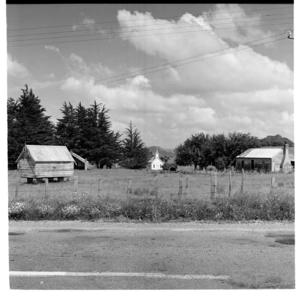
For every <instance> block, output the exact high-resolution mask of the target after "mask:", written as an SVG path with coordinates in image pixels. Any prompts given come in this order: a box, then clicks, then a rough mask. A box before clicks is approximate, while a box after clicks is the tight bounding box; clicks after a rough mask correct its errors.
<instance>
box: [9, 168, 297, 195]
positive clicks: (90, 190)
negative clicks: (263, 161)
mask: <svg viewBox="0 0 300 293" xmlns="http://www.w3.org/2000/svg"><path fill="white" fill-rule="evenodd" d="M275 188H285V190H289V191H291V192H294V176H293V174H276V175H275V174H258V175H252V174H245V173H244V172H242V173H232V172H228V173H211V174H202V173H195V174H182V173H179V174H168V173H162V174H160V173H157V174H154V175H153V174H140V175H139V174H137V176H131V177H127V178H122V177H121V178H119V177H118V176H114V177H111V178H107V177H100V178H99V177H98V178H97V177H93V176H90V177H87V176H82V177H81V176H73V177H72V178H71V180H70V181H67V182H59V183H50V182H49V181H48V179H45V180H44V181H43V182H38V183H37V184H27V183H25V182H22V181H21V180H20V179H18V180H16V181H14V182H13V183H12V182H11V183H10V184H9V198H10V200H12V199H22V198H35V199H37V198H43V199H49V198H52V199H56V200H57V199H62V198H63V199H66V200H67V199H70V198H74V197H78V196H79V197H84V198H87V199H88V198H89V197H104V196H114V197H119V198H124V197H134V196H150V197H151V196H152V197H160V198H162V197H168V196H169V197H171V198H172V197H190V198H210V199H214V198H216V197H231V196H233V195H234V194H236V193H238V194H243V193H244V192H247V191H258V192H262V193H270V192H272V190H274V189H275Z"/></svg>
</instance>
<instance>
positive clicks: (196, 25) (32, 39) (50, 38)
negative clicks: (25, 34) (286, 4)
mask: <svg viewBox="0 0 300 293" xmlns="http://www.w3.org/2000/svg"><path fill="white" fill-rule="evenodd" d="M286 19H293V17H285V18H279V19H268V20H266V21H271V20H274V21H275V20H286ZM249 22H257V20H253V21H242V22H235V23H232V22H228V23H222V24H217V25H233V24H239V23H242V24H244V23H249ZM208 24H209V25H211V26H214V25H215V24H211V23H208ZM279 24H280V23H279ZM267 25H270V24H264V26H267ZM240 27H241V26H238V28H240ZM245 27H247V26H245ZM189 28H200V26H199V24H193V25H192V24H189V25H188V26H184V27H180V26H179V27H174V26H173V27H166V28H154V29H147V30H138V31H124V30H123V28H121V31H118V32H107V33H105V34H106V35H111V34H117V33H123V34H124V33H125V34H126V33H140V32H152V31H157V30H159V31H162V30H171V29H189ZM124 29H126V28H124ZM215 29H216V30H220V29H222V28H219V27H217V28H215ZM224 29H227V27H225V28H224ZM228 29H231V28H230V27H229V28H228ZM204 30H205V29H197V31H204ZM98 34H99V32H96V33H93V34H88V35H87V34H84V35H78V34H77V35H71V36H57V37H44V38H43V37H41V38H26V39H21V40H8V42H28V41H39V40H52V39H65V38H78V37H90V36H94V35H98Z"/></svg>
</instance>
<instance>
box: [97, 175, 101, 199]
mask: <svg viewBox="0 0 300 293" xmlns="http://www.w3.org/2000/svg"><path fill="white" fill-rule="evenodd" d="M97 196H98V197H100V196H101V178H99V180H98V192H97Z"/></svg>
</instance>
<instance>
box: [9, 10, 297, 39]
mask: <svg viewBox="0 0 300 293" xmlns="http://www.w3.org/2000/svg"><path fill="white" fill-rule="evenodd" d="M286 14H293V13H292V12H290V13H279V14H271V15H261V16H267V17H268V16H274V15H275V16H277V15H286ZM237 18H241V19H249V17H236V18H235V19H237ZM288 18H292V17H288ZM227 19H228V18H219V19H215V20H214V21H216V20H227ZM280 19H285V18H275V19H261V20H260V21H269V20H280ZM207 22H208V21H207ZM181 23H182V24H188V25H191V24H189V23H187V22H186V21H178V22H177V23H176V24H181ZM208 23H209V24H210V25H221V24H227V23H212V22H208ZM235 23H240V22H235ZM230 24H232V23H230ZM161 25H168V26H170V25H174V23H168V24H166V23H163V24H162V23H160V24H149V25H131V26H127V27H126V29H127V28H133V27H148V26H150V27H152V26H155V27H156V26H161ZM103 29H105V30H113V29H114V30H115V29H121V28H117V27H110V28H103ZM123 29H124V28H123ZM162 29H164V28H162ZM85 31H91V29H83V30H80V32H85ZM77 32H78V31H74V30H68V31H60V32H45V33H33V34H23V35H13V36H7V37H8V38H16V37H26V36H36V35H50V34H51V35H52V34H63V33H77Z"/></svg>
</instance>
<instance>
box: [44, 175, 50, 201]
mask: <svg viewBox="0 0 300 293" xmlns="http://www.w3.org/2000/svg"><path fill="white" fill-rule="evenodd" d="M44 181H45V199H48V193H47V189H48V182H49V179H48V178H45V179H44Z"/></svg>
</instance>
